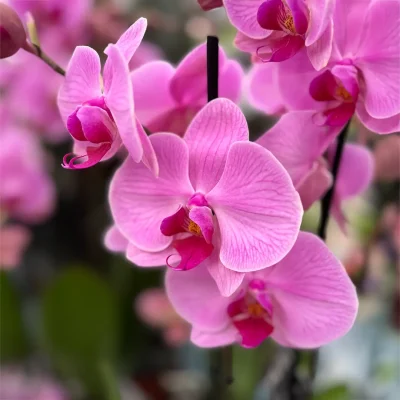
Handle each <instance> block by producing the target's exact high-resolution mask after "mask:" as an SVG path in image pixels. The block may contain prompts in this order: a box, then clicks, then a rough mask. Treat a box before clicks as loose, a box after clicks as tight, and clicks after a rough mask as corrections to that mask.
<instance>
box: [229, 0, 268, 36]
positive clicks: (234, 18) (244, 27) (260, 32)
mask: <svg viewBox="0 0 400 400" xmlns="http://www.w3.org/2000/svg"><path fill="white" fill-rule="evenodd" d="M223 2H224V6H225V8H226V12H227V14H228V18H229V20H230V21H231V23H232V25H233V26H234V27H235V28H237V29H238V30H239V31H241V32H243V33H244V34H245V35H247V36H249V37H252V38H254V39H261V38H263V37H265V36H267V35H268V33H269V31H268V30H266V29H264V28H262V27H261V26H260V24H259V22H258V21H257V12H258V9H259V7H260V6H261V4H263V3H264V0H223Z"/></svg>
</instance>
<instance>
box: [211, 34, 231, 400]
mask: <svg viewBox="0 0 400 400" xmlns="http://www.w3.org/2000/svg"><path fill="white" fill-rule="evenodd" d="M218 42H219V40H218V38H217V37H216V36H207V95H208V101H213V100H215V99H217V98H218V80H219V44H218ZM232 361H233V354H232V347H231V346H229V347H223V348H221V349H218V350H215V358H214V357H213V360H212V363H211V380H212V383H213V399H214V398H215V399H218V400H226V399H229V396H230V395H229V385H230V384H232V383H233V373H232Z"/></svg>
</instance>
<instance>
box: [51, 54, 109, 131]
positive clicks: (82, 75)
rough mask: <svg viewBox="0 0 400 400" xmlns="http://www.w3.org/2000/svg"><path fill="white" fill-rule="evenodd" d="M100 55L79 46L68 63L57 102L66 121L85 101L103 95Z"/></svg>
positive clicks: (65, 121)
mask: <svg viewBox="0 0 400 400" xmlns="http://www.w3.org/2000/svg"><path fill="white" fill-rule="evenodd" d="M100 73H101V65H100V58H99V55H98V54H97V53H96V52H95V51H94V50H93V49H92V48H90V47H87V46H78V47H77V48H76V49H75V51H74V54H73V55H72V57H71V60H70V62H69V64H68V67H67V71H66V75H65V80H64V83H63V84H62V85H61V88H60V91H59V93H58V98H57V103H58V108H59V110H60V114H61V117H62V119H63V121H64V123H65V124H66V123H67V119H68V117H69V116H70V115H71V114H72V113H73V112H74V111H75V110H76V108H77V107H78V106H80V105H82V104H83V103H84V102H86V101H89V100H91V99H94V98H96V97H99V96H101V89H100Z"/></svg>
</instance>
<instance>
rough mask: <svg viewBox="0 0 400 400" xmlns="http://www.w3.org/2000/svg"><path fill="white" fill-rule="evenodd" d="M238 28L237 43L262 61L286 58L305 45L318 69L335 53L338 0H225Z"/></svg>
mask: <svg viewBox="0 0 400 400" xmlns="http://www.w3.org/2000/svg"><path fill="white" fill-rule="evenodd" d="M223 2H224V5H225V8H226V11H227V14H228V17H229V19H230V21H231V22H232V24H233V25H234V26H235V27H236V28H237V29H238V30H239V32H238V34H237V36H236V39H235V43H236V45H237V47H238V48H239V49H241V50H243V51H247V52H249V53H252V54H257V55H258V56H259V57H260V58H261V59H262V60H263V61H273V62H274V61H276V62H280V61H285V60H287V59H289V58H291V57H293V56H294V55H295V54H296V53H297V52H298V51H299V50H301V49H303V48H305V49H306V51H307V56H308V58H309V59H310V61H311V63H312V64H313V66H314V68H315V69H316V70H320V69H322V68H324V67H325V66H326V65H327V64H328V60H329V58H330V56H331V52H332V40H333V12H334V8H335V3H336V0H223Z"/></svg>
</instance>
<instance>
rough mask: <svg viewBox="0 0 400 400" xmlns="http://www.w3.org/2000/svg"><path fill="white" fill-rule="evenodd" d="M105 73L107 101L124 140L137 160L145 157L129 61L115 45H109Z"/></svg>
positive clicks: (133, 157)
mask: <svg viewBox="0 0 400 400" xmlns="http://www.w3.org/2000/svg"><path fill="white" fill-rule="evenodd" d="M107 55H108V59H107V63H106V67H105V70H108V73H107V74H104V87H105V101H106V104H107V106H108V108H109V109H110V111H111V113H112V115H113V117H114V121H115V123H116V125H117V128H118V132H119V135H120V136H121V139H122V142H123V143H124V145H125V147H126V148H127V150H128V151H129V154H130V156H131V157H132V159H133V160H134V161H135V162H140V161H141V160H142V157H143V146H142V143H141V140H140V137H139V133H138V131H137V125H136V120H135V115H134V102H133V89H132V82H131V79H130V76H129V69H128V63H127V62H126V60H125V59H124V57H123V55H122V53H121V52H120V51H119V50H118V48H117V47H116V46H115V45H110V46H108V47H107Z"/></svg>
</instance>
